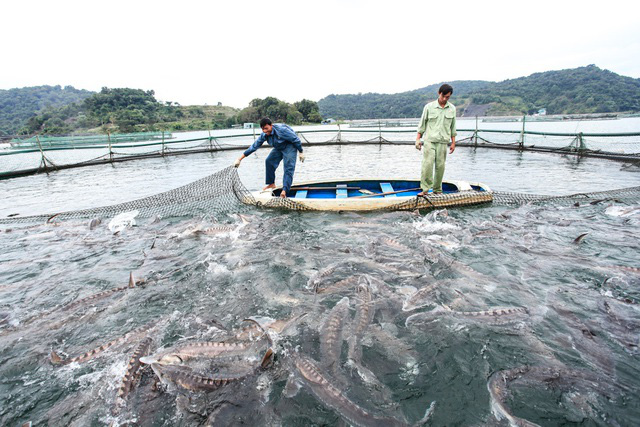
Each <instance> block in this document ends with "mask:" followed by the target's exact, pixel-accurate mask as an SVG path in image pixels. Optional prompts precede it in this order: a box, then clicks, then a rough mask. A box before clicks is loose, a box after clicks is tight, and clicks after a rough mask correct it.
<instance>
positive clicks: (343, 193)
mask: <svg viewBox="0 0 640 427" xmlns="http://www.w3.org/2000/svg"><path fill="white" fill-rule="evenodd" d="M336 187H337V189H336V199H346V198H347V196H348V192H347V184H338V185H337V186H336Z"/></svg>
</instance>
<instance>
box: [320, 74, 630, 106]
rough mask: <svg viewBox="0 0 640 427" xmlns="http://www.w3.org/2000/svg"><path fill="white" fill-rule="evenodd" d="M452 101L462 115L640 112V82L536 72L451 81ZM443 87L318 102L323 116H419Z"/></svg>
mask: <svg viewBox="0 0 640 427" xmlns="http://www.w3.org/2000/svg"><path fill="white" fill-rule="evenodd" d="M448 83H450V84H451V85H452V86H453V88H454V94H453V96H452V97H451V102H453V103H454V104H455V105H456V107H458V114H459V115H461V116H473V115H476V114H477V115H489V116H491V115H522V114H532V113H534V112H537V111H538V110H539V109H542V108H544V109H546V111H547V114H580V113H608V112H636V111H640V79H634V78H631V77H625V76H621V75H619V74H616V73H613V72H611V71H608V70H602V69H600V68H598V67H596V66H595V65H588V66H586V67H580V68H574V69H569V70H560V71H547V72H543V73H535V74H532V75H530V76H527V77H520V78H517V79H511V80H505V81H502V82H483V81H453V82H448ZM439 86H440V84H434V85H431V86H427V87H426V88H422V89H418V90H414V91H410V92H402V93H396V94H390V95H389V94H375V93H368V94H358V95H329V96H327V97H325V98H323V99H321V100H320V101H318V105H319V107H320V113H321V114H322V115H323V117H332V118H336V119H338V118H339V119H377V118H399V117H419V116H420V114H421V112H422V107H423V106H424V104H425V103H426V102H429V101H432V100H434V99H435V98H436V97H437V88H438V87H439Z"/></svg>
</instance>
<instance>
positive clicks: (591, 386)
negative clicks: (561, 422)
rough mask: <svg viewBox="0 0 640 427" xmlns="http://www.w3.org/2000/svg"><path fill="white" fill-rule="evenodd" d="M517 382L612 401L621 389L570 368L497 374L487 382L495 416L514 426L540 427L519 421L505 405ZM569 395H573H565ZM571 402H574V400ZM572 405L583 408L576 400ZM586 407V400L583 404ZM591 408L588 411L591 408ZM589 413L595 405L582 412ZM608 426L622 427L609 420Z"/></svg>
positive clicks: (524, 368)
mask: <svg viewBox="0 0 640 427" xmlns="http://www.w3.org/2000/svg"><path fill="white" fill-rule="evenodd" d="M516 381H519V382H523V383H528V384H532V385H539V386H541V387H544V388H549V387H554V388H557V389H560V390H563V391H569V390H573V391H577V392H578V393H577V395H584V396H586V395H588V394H589V393H590V392H594V391H595V392H596V393H597V394H598V395H602V396H606V399H608V400H610V399H612V395H613V394H615V393H616V387H617V385H612V384H611V383H610V381H608V380H607V379H606V378H604V377H600V376H598V375H597V374H594V373H591V372H588V371H581V370H576V369H570V368H566V367H564V366H562V365H558V366H521V367H517V368H513V369H509V370H504V371H498V372H494V373H493V374H492V375H491V376H490V377H489V380H488V382H487V389H488V390H489V396H490V401H491V412H492V413H493V415H494V416H495V417H496V418H498V419H506V420H507V421H509V424H510V425H511V426H517V427H521V426H525V427H533V426H538V424H535V423H533V422H531V421H527V420H525V419H522V418H518V417H516V416H514V415H513V414H511V412H510V410H509V408H508V407H507V405H506V403H505V401H506V400H507V398H508V394H509V385H510V384H511V383H514V382H516ZM563 394H567V395H569V393H563ZM570 399H571V398H570ZM572 403H577V404H580V403H581V400H580V399H577V401H576V400H574V401H573V402H572ZM582 403H584V400H582ZM587 406H588V407H587ZM579 409H581V410H586V411H588V412H591V411H592V409H593V408H592V405H585V407H584V408H579ZM603 421H605V424H607V425H618V424H617V423H616V422H615V420H612V419H609V418H607V419H606V420H603Z"/></svg>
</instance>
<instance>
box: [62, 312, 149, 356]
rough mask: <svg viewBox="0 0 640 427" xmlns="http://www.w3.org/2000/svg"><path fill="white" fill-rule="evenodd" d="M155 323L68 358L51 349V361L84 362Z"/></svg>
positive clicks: (140, 333) (147, 329)
mask: <svg viewBox="0 0 640 427" xmlns="http://www.w3.org/2000/svg"><path fill="white" fill-rule="evenodd" d="M156 325H157V323H156V322H152V323H148V324H146V325H144V326H141V327H139V328H137V329H134V330H133V331H131V332H128V333H126V334H124V335H123V336H121V337H120V338H116V339H115V340H113V341H110V342H108V343H106V344H103V345H101V346H100V347H97V348H94V349H93V350H91V351H88V352H86V353H84V354H82V355H80V356H76V357H72V358H68V359H63V358H61V357H60V356H59V355H58V354H57V353H56V352H55V351H53V350H52V351H51V363H53V364H54V365H68V364H70V363H74V362H78V363H82V362H86V361H87V360H90V359H93V358H94V357H96V356H98V355H99V354H100V353H102V352H104V351H105V350H108V349H109V348H111V347H114V346H116V345H119V344H123V343H125V342H128V341H131V340H133V339H135V338H137V337H139V336H140V335H142V334H145V333H146V332H148V331H149V330H150V329H152V328H153V327H154V326H156Z"/></svg>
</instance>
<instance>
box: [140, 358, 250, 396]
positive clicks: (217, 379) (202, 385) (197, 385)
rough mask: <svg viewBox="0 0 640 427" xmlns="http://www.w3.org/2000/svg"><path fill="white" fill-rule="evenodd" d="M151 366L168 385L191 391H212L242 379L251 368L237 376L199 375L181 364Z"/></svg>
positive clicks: (153, 364)
mask: <svg viewBox="0 0 640 427" xmlns="http://www.w3.org/2000/svg"><path fill="white" fill-rule="evenodd" d="M151 368H152V369H153V372H155V374H156V375H157V376H158V378H159V379H160V381H162V382H163V383H165V384H167V385H175V386H177V387H179V388H181V389H183V390H189V391H211V390H215V389H217V388H220V387H222V386H224V385H226V384H229V383H231V382H233V381H240V380H242V379H243V378H245V377H246V376H247V375H249V373H251V371H252V370H251V369H247V372H246V373H244V374H242V373H241V374H238V375H235V376H225V375H209V376H203V375H197V374H195V373H193V370H192V369H190V368H188V367H186V366H181V365H161V364H158V363H152V364H151Z"/></svg>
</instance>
